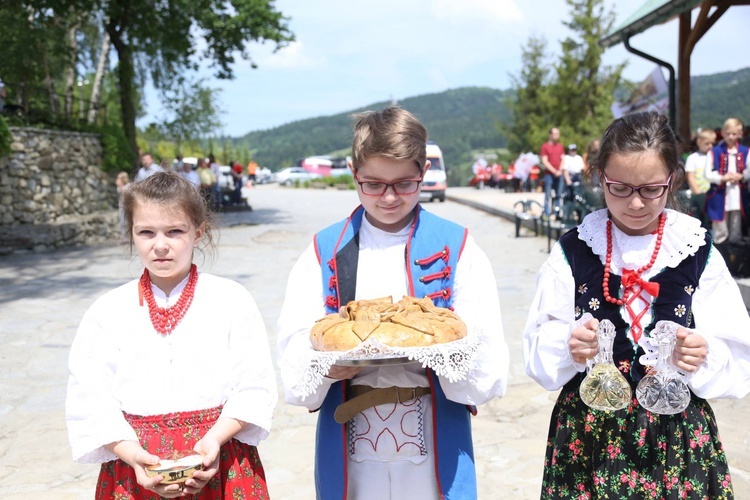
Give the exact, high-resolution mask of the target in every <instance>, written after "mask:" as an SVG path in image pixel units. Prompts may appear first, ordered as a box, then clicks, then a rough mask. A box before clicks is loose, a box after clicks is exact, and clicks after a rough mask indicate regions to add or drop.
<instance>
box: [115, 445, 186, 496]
mask: <svg viewBox="0 0 750 500" xmlns="http://www.w3.org/2000/svg"><path fill="white" fill-rule="evenodd" d="M123 460H124V461H125V462H127V463H128V464H129V465H130V466H131V467H132V468H133V470H134V471H135V478H136V481H137V482H138V484H139V485H141V486H142V487H144V488H146V489H147V490H149V491H153V492H154V493H156V494H157V495H160V496H162V497H164V498H177V497H181V496H182V493H183V491H182V485H180V484H160V482H161V481H162V480H164V476H154V477H149V476H148V475H146V467H147V466H149V465H155V464H158V463H159V457H157V456H156V455H152V454H151V453H149V452H147V451H146V450H144V449H143V448H141V447H140V445H139V446H138V449H137V450H135V451H134V453H133V454H132V456H131V457H130V458H127V459H126V458H123Z"/></svg>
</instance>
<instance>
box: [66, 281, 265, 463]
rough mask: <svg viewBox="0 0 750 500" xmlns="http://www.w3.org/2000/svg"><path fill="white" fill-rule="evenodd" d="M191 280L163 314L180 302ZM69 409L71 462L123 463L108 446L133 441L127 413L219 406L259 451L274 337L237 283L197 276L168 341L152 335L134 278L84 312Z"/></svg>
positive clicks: (168, 300) (167, 301)
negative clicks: (192, 293) (241, 425)
mask: <svg viewBox="0 0 750 500" xmlns="http://www.w3.org/2000/svg"><path fill="white" fill-rule="evenodd" d="M186 283H187V278H186V279H185V280H183V281H182V283H180V284H179V285H178V286H177V287H176V288H175V289H174V291H173V292H172V294H171V295H170V296H169V297H166V296H165V294H164V292H162V291H161V290H160V289H158V288H157V287H156V286H153V285H152V287H151V288H152V290H153V292H154V297H155V299H156V302H157V304H158V305H159V306H160V307H166V306H168V305H173V304H175V303H176V302H177V300H179V296H180V293H181V292H182V290H183V289H184V288H185V284H186ZM69 368H70V379H69V382H68V395H67V401H66V417H67V423H68V436H69V439H70V443H71V446H72V448H73V458H74V459H75V460H77V461H79V462H83V463H98V462H107V461H110V460H114V459H116V458H117V457H116V456H115V455H114V454H112V453H111V452H109V451H107V449H106V448H104V445H106V444H109V443H113V442H116V441H121V440H136V441H137V438H136V435H135V432H134V431H133V429H132V428H131V427H130V425H129V424H128V423H127V421H126V420H125V418H124V416H123V413H122V412H127V413H130V414H133V415H144V416H148V415H160V414H164V413H172V412H185V411H194V410H201V409H206V408H213V407H216V406H220V405H223V409H222V412H221V417H227V418H234V419H237V420H240V421H242V422H246V423H247V424H249V425H247V426H245V427H244V428H243V429H242V430H241V431H240V432H239V433H238V434H237V435H236V436H235V438H236V439H238V440H240V441H242V442H244V443H247V444H250V445H257V444H258V443H259V442H260V441H261V440H263V439H265V438H266V437H267V436H268V433H269V432H270V430H271V422H272V419H273V411H274V408H275V407H276V402H277V399H278V390H277V386H276V377H275V374H274V369H273V364H272V362H271V354H270V349H269V346H268V338H267V336H266V329H265V326H264V324H263V319H262V317H261V315H260V311H258V307H257V306H256V304H255V301H254V300H253V298H252V297H251V296H250V294H249V293H248V291H247V290H246V289H245V288H244V287H243V286H242V285H240V284H239V283H236V282H234V281H231V280H228V279H224V278H220V277H217V276H213V275H210V274H204V273H200V274H199V275H198V283H197V284H196V288H195V296H194V299H193V303H192V304H191V306H190V308H189V309H188V311H187V313H186V314H185V317H184V318H183V319H182V321H181V322H180V323H179V324H178V325H177V327H176V328H175V330H174V331H173V332H172V333H170V334H169V335H160V334H159V333H158V332H157V331H156V330H154V328H153V326H152V325H151V320H150V318H149V313H148V306H147V305H146V304H145V301H144V304H143V305H140V303H139V295H138V280H134V281H131V282H129V283H126V284H125V285H123V286H121V287H119V288H116V289H114V290H112V291H110V292H108V293H106V294H105V295H103V296H102V297H100V298H99V299H98V300H96V302H94V304H93V305H92V306H91V307H90V308H89V309H88V311H86V313H85V314H84V316H83V319H82V320H81V323H80V325H79V327H78V332H77V333H76V337H75V340H74V341H73V346H72V348H71V352H70V360H69Z"/></svg>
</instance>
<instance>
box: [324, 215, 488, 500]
mask: <svg viewBox="0 0 750 500" xmlns="http://www.w3.org/2000/svg"><path fill="white" fill-rule="evenodd" d="M363 216H364V209H363V208H362V207H361V206H360V207H358V208H357V209H356V210H355V211H354V212H353V213H352V214H351V215H350V216H349V218H347V219H346V220H344V221H341V222H339V223H337V224H334V225H332V226H329V227H327V228H326V229H323V230H322V231H321V232H319V233H318V234H317V235H315V248H316V252H317V255H318V261H319V262H320V269H321V278H322V280H323V290H324V291H325V294H326V297H325V308H326V312H327V313H329V314H330V313H335V312H338V309H339V306H340V305H345V304H347V303H348V302H349V301H351V300H354V299H355V292H356V288H357V261H358V256H359V238H358V233H359V229H360V227H361V224H362V217H363ZM466 235H467V230H466V229H465V228H463V227H461V226H459V225H457V224H454V223H453V222H450V221H447V220H445V219H442V218H440V217H437V216H435V215H432V214H430V213H429V212H427V211H425V210H423V209H422V208H421V207H420V206H419V205H417V207H416V209H415V217H414V221H413V222H412V226H411V231H410V233H409V239H408V240H407V243H406V252H405V259H406V262H407V263H408V265H407V280H408V287H409V290H408V291H409V294H410V295H411V296H413V297H425V296H429V297H431V298H432V300H433V302H434V303H435V305H437V306H440V307H450V306H451V304H452V302H453V301H452V289H453V278H454V271H455V269H456V264H457V263H458V258H459V256H460V254H461V251H462V250H463V246H464V243H465V241H466ZM394 299H395V300H399V299H400V297H394ZM427 378H428V380H429V382H430V389H431V398H432V408H433V419H434V420H433V421H434V443H435V450H434V453H433V455H434V459H435V469H436V471H437V482H438V490H439V491H440V498H441V499H456V500H459V499H472V498H476V496H477V493H476V472H475V470H474V448H473V443H472V440H471V421H470V413H469V411H467V407H466V406H465V405H462V404H459V403H455V402H453V401H449V400H448V399H447V398H446V397H445V393H444V392H443V390H442V388H441V387H440V383H439V381H438V379H437V377H436V376H435V374H434V373H433V372H432V371H431V370H429V369H428V370H427ZM346 392H347V381H342V382H336V383H335V384H333V385H332V386H331V388H330V389H329V390H328V394H327V395H326V398H325V400H324V402H323V405H322V406H321V407H320V414H319V416H318V429H317V434H316V441H315V448H316V453H315V489H316V491H317V498H318V499H320V500H332V499H346V492H347V467H346V466H347V461H348V457H347V448H348V447H347V435H346V425H342V424H339V423H337V422H336V421H335V420H334V419H333V413H334V412H335V410H336V407H338V405H339V404H341V403H343V402H344V401H345V400H346Z"/></svg>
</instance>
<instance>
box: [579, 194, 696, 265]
mask: <svg viewBox="0 0 750 500" xmlns="http://www.w3.org/2000/svg"><path fill="white" fill-rule="evenodd" d="M665 213H666V214H667V222H666V224H665V227H664V236H663V238H662V243H661V250H659V255H658V256H657V258H656V262H655V263H654V266H653V267H652V268H651V270H650V272H649V273H647V274H655V273H656V272H658V271H659V270H660V269H663V268H665V267H677V265H679V263H680V262H682V261H683V260H685V259H686V258H687V257H689V256H691V255H694V254H695V252H697V251H698V249H699V248H700V247H701V246H703V245H705V244H706V240H705V234H706V230H705V228H703V227H701V225H700V221H698V220H697V219H694V218H693V217H690V216H688V215H685V214H682V213H679V212H676V211H674V210H669V209H667V210H665ZM608 218H609V216H608V212H607V209H602V210H597V211H596V212H593V213H591V214H589V215H587V216H586V217H585V218H584V219H583V222H581V224H580V225H579V226H578V238H579V239H580V240H582V241H584V242H585V243H586V245H588V246H589V247H590V248H591V250H593V252H594V253H595V254H596V255H598V256H599V258H600V259H601V261H602V263H604V260H605V258H606V255H607V219H608ZM655 243H656V235H654V234H647V235H644V236H629V235H627V234H625V233H623V232H622V231H620V230H619V229H618V228H617V226H615V225H614V224H613V225H612V271H613V272H617V274H619V272H618V271H619V270H621V269H636V268H638V267H640V266H642V265H644V264H646V263H647V262H648V261H649V260H650V259H651V254H652V253H653V251H654V245H655Z"/></svg>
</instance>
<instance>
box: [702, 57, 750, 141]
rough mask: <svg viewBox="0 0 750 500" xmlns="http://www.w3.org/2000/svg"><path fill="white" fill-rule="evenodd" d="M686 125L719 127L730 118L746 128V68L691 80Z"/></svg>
mask: <svg viewBox="0 0 750 500" xmlns="http://www.w3.org/2000/svg"><path fill="white" fill-rule="evenodd" d="M690 108H691V110H690V125H691V126H692V128H693V130H695V129H696V128H698V127H703V128H706V127H711V128H721V126H722V125H723V124H724V120H725V119H727V118H729V117H730V116H733V117H735V118H739V119H740V120H742V121H743V122H745V125H750V68H744V69H741V70H738V71H728V72H726V73H715V74H713V75H704V76H696V77H693V81H692V92H691V101H690Z"/></svg>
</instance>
